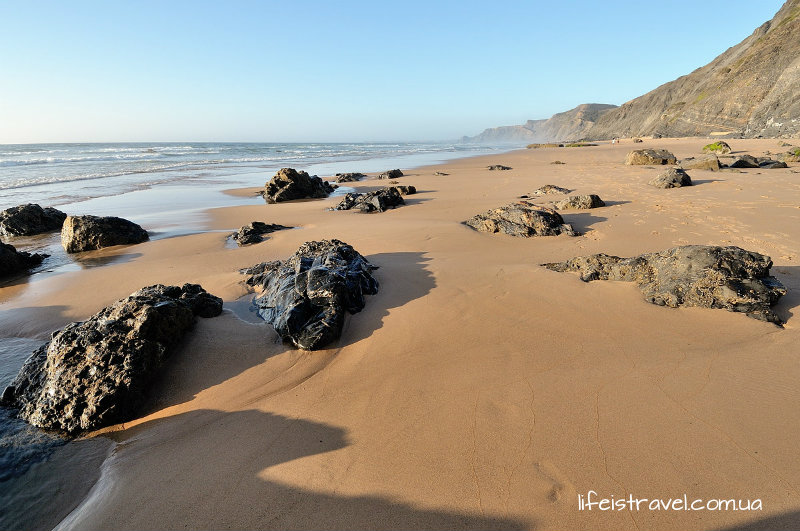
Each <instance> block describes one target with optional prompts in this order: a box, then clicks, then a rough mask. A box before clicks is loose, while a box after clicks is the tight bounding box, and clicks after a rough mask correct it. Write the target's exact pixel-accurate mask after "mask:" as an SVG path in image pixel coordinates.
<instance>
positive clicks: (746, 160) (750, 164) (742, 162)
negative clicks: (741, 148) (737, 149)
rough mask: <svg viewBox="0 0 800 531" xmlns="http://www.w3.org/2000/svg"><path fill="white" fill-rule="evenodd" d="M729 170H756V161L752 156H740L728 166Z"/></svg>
mask: <svg viewBox="0 0 800 531" xmlns="http://www.w3.org/2000/svg"><path fill="white" fill-rule="evenodd" d="M728 167H729V168H758V159H757V158H755V157H754V156H752V155H742V156H741V157H738V158H737V159H736V160H735V161H733V162H732V163H730V164H729V165H728Z"/></svg>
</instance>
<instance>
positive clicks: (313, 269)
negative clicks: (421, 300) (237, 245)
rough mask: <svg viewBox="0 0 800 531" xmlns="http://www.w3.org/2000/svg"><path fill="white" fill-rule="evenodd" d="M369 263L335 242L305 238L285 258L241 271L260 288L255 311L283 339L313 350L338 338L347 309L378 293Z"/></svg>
mask: <svg viewBox="0 0 800 531" xmlns="http://www.w3.org/2000/svg"><path fill="white" fill-rule="evenodd" d="M375 269H377V267H375V266H373V265H371V264H370V263H369V261H367V259H366V258H364V257H363V256H361V255H360V254H359V253H358V252H356V250H355V249H353V248H352V247H351V246H350V245H348V244H346V243H344V242H342V241H339V240H322V241H313V242H306V243H304V244H303V245H301V246H300V248H299V249H298V250H297V252H296V253H295V254H294V255H293V256H292V257H290V258H289V259H288V260H284V261H274V262H264V263H262V264H258V265H255V266H253V267H250V268H248V269H244V270H242V273H245V274H246V275H248V278H247V280H246V282H247V284H249V285H251V286H256V287H258V288H260V289H261V292H262V293H261V295H260V296H259V297H257V298H256V299H255V301H254V302H255V304H256V306H257V307H258V308H259V310H258V313H259V315H261V317H262V318H263V319H264V320H265V321H266V322H268V323H270V324H271V325H272V326H273V327H274V328H275V331H276V332H277V333H278V335H280V336H281V338H282V339H283V340H284V341H290V342H291V343H293V344H294V345H295V346H297V347H298V348H301V349H305V350H317V349H320V348H323V347H324V346H325V345H327V344H328V343H330V342H331V341H334V340H336V339H338V338H339V336H340V335H341V333H342V327H343V325H344V318H345V311H347V312H350V313H351V314H354V313H357V312H360V311H361V310H362V309H363V308H364V305H365V299H364V295H374V294H375V293H377V292H378V281H377V280H375V279H374V278H373V277H372V271H373V270H375Z"/></svg>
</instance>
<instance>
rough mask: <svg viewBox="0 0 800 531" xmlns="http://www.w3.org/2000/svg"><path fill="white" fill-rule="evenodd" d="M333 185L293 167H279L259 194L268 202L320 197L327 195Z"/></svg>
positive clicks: (331, 190)
mask: <svg viewBox="0 0 800 531" xmlns="http://www.w3.org/2000/svg"><path fill="white" fill-rule="evenodd" d="M331 192H333V187H332V186H331V185H330V184H328V183H327V182H326V181H323V180H322V179H320V178H319V177H317V176H316V175H314V176H313V177H311V176H309V175H308V173H306V172H304V171H297V170H295V169H294V168H281V169H280V170H278V172H277V173H276V174H275V175H274V176H273V177H272V179H270V181H269V182H268V183H267V184H266V185H265V188H264V190H263V191H262V192H261V195H262V196H264V199H266V200H267V202H268V203H280V202H282V201H292V200H294V199H320V198H323V197H328V194H330V193H331Z"/></svg>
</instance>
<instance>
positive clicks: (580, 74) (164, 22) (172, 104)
mask: <svg viewBox="0 0 800 531" xmlns="http://www.w3.org/2000/svg"><path fill="white" fill-rule="evenodd" d="M782 3H783V2H782V0H757V1H756V0H727V1H726V2H721V3H712V4H708V3H704V4H700V6H702V7H698V3H697V2H696V1H689V0H673V1H670V2H647V1H641V0H637V1H608V2H597V1H588V0H587V1H568V0H565V1H564V2H556V1H553V0H548V1H542V2H539V1H529V2H522V1H519V2H505V1H492V2H489V1H486V0H483V1H477V2H473V1H460V2H435V1H433V0H431V1H423V2H416V1H414V2H412V1H406V0H403V1H401V2H391V3H390V2H382V1H371V2H344V1H343V2H302V1H283V2H268V1H263V2H237V1H222V0H218V1H215V2H202V1H192V2H188V1H186V2H180V1H167V0H165V1H159V2H149V1H133V0H131V1H129V2H114V1H102V2H101V1H97V2H82V1H77V0H70V1H63V0H62V1H59V2H33V1H31V2H27V1H24V0H15V1H14V0H5V1H4V0H0V50H2V53H0V143H26V142H82V141H192V140H195V141H362V140H438V139H451V138H457V137H460V136H461V135H471V134H477V133H479V132H480V131H481V130H483V129H484V128H486V127H492V126H497V125H509V124H517V123H522V122H524V121H525V120H527V119H534V118H546V117H549V116H550V115H552V114H553V113H556V112H560V111H564V110H567V109H570V108H572V107H574V106H575V105H578V104H580V103H589V102H592V103H614V104H620V103H623V102H625V101H627V100H630V99H632V98H635V97H636V96H639V95H641V94H644V93H645V92H648V91H650V90H652V89H654V88H655V87H656V86H658V85H660V84H662V83H665V82H667V81H670V80H672V79H674V78H675V77H678V76H680V75H683V74H687V73H689V72H691V71H692V70H694V69H695V68H697V67H699V66H702V65H704V64H705V63H707V62H708V61H710V60H711V59H713V58H714V57H715V56H717V55H718V54H720V53H721V52H723V51H724V50H725V49H727V48H728V47H730V46H732V45H734V44H736V43H738V42H739V41H740V40H742V39H743V38H744V37H746V36H747V35H749V34H750V33H752V32H753V30H754V29H755V28H756V27H758V26H759V25H761V24H762V23H764V22H765V21H767V20H769V19H770V18H772V16H773V14H774V13H775V12H776V11H777V10H778V9H779V8H780V6H781V5H782Z"/></svg>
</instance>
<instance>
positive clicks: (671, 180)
mask: <svg viewBox="0 0 800 531" xmlns="http://www.w3.org/2000/svg"><path fill="white" fill-rule="evenodd" d="M647 184H649V185H650V186H655V187H656V188H680V187H682V186H692V178H691V177H689V174H688V173H686V172H685V171H684V170H683V169H681V168H670V169H668V170H667V171H665V172H664V173H661V174H659V175H658V176H657V177H656V178H655V179H653V180H651V181H650V182H649V183H647Z"/></svg>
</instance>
